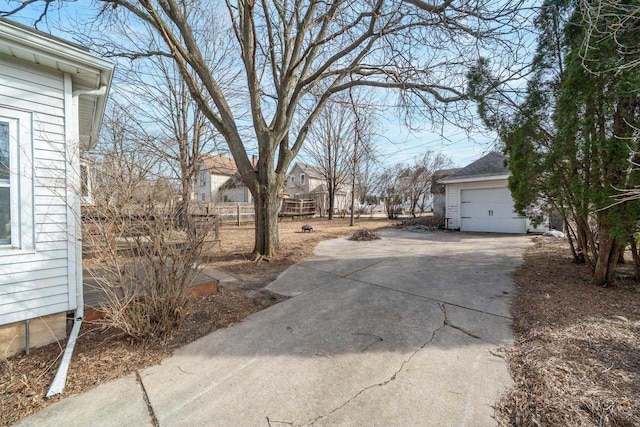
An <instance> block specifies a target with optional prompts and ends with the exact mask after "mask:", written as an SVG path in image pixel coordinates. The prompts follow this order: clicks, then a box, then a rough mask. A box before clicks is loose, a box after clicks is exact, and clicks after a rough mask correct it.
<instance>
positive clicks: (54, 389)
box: [46, 85, 107, 397]
mask: <svg viewBox="0 0 640 427" xmlns="http://www.w3.org/2000/svg"><path fill="white" fill-rule="evenodd" d="M106 93H107V86H105V85H102V86H100V88H99V89H91V90H76V91H73V93H72V99H73V101H72V105H73V108H72V111H73V119H72V123H73V126H74V129H76V132H77V129H78V127H79V123H78V98H79V97H80V96H104V95H106ZM77 142H78V148H79V140H78V141H77ZM78 154H79V153H78ZM78 174H79V171H78ZM74 211H75V212H76V213H77V214H79V213H80V198H79V197H76V198H75V199H74ZM79 222H80V218H78V223H79ZM80 242H81V233H80V227H79V226H78V227H76V236H75V244H76V245H81V243H80ZM83 317H84V292H83V289H82V249H80V250H76V309H75V315H74V321H73V328H72V329H71V333H70V334H69V339H68V340H67V346H66V348H65V350H64V354H63V355H62V360H61V361H60V366H58V370H57V372H56V375H55V377H54V378H53V382H52V383H51V386H50V387H49V391H47V394H46V397H51V396H55V395H57V394H62V392H64V387H65V384H66V382H67V372H68V371H69V365H70V364H71V357H72V356H73V350H74V348H75V346H76V341H77V340H78V335H79V334H80V326H81V325H82V319H83Z"/></svg>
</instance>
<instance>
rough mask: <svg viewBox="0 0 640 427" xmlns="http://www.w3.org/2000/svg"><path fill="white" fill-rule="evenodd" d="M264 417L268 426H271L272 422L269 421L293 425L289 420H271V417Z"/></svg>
mask: <svg viewBox="0 0 640 427" xmlns="http://www.w3.org/2000/svg"><path fill="white" fill-rule="evenodd" d="M265 418H266V419H267V425H268V426H269V427H273V424H271V423H277V424H286V425H289V426H292V425H293V423H292V422H290V421H279V420H271V419H269V417H265Z"/></svg>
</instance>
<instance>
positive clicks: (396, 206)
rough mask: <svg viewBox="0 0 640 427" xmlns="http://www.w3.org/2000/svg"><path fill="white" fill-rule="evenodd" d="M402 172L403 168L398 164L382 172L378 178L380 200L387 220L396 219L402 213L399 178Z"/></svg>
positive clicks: (402, 195) (401, 188) (402, 196)
mask: <svg viewBox="0 0 640 427" xmlns="http://www.w3.org/2000/svg"><path fill="white" fill-rule="evenodd" d="M404 170H405V168H404V166H403V165H402V164H400V163H398V164H397V165H395V166H392V167H389V168H387V169H385V170H384V171H382V173H381V174H380V176H379V177H378V188H379V193H380V199H381V200H382V202H383V203H384V208H385V210H386V212H387V218H389V219H396V218H398V215H399V214H400V213H402V201H403V199H404V194H403V186H402V184H401V180H400V176H401V175H402V173H403V172H404Z"/></svg>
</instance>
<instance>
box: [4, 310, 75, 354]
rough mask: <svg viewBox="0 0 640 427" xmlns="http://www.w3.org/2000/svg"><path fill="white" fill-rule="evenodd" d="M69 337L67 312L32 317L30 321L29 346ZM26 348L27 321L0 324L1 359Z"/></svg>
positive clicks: (38, 345)
mask: <svg viewBox="0 0 640 427" xmlns="http://www.w3.org/2000/svg"><path fill="white" fill-rule="evenodd" d="M66 337H67V315H66V313H57V314H51V315H49V316H44V317H39V318H35V319H31V320H30V322H29V347H30V348H32V349H33V348H36V347H42V346H43V345H47V344H51V343H52V342H56V341H59V340H63V339H65V338H66ZM25 349H26V325H25V322H16V323H10V324H8V325H1V326H0V359H6V358H8V357H11V356H14V355H15V354H18V353H19V352H21V351H25Z"/></svg>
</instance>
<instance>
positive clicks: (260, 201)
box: [253, 185, 280, 261]
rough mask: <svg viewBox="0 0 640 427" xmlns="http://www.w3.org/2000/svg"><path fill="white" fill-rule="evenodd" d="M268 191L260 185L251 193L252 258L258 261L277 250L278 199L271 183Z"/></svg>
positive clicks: (274, 187) (270, 255) (275, 188)
mask: <svg viewBox="0 0 640 427" xmlns="http://www.w3.org/2000/svg"><path fill="white" fill-rule="evenodd" d="M271 188H272V190H271V191H269V190H267V189H266V188H265V187H262V188H261V190H263V189H264V191H259V192H258V194H254V195H253V206H254V208H255V220H254V221H255V243H254V248H253V260H254V261H260V260H261V259H262V258H264V257H267V258H268V257H272V256H273V255H275V254H276V252H277V251H278V242H279V239H278V211H279V207H280V206H279V203H278V202H279V201H278V192H277V190H278V189H277V187H276V186H274V185H272V186H271Z"/></svg>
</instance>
